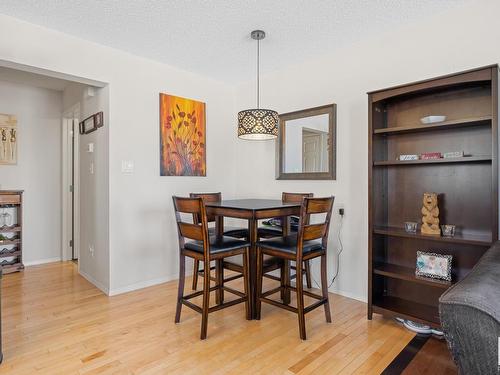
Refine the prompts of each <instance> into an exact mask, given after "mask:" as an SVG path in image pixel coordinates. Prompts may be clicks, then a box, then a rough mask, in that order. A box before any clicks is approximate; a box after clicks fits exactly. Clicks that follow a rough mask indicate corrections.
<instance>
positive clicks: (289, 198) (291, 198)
mask: <svg viewBox="0 0 500 375" xmlns="http://www.w3.org/2000/svg"><path fill="white" fill-rule="evenodd" d="M312 197H313V193H286V192H283V193H282V194H281V200H282V201H283V203H302V201H303V200H304V198H312Z"/></svg>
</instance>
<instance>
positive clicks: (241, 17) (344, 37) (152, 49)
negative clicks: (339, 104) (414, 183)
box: [0, 0, 466, 83]
mask: <svg viewBox="0 0 500 375" xmlns="http://www.w3.org/2000/svg"><path fill="white" fill-rule="evenodd" d="M464 1H466V0H357V1H356V0H307V1H306V0H211V1H208V0H164V1H160V0H147V1H146V0H143V1H138V0H120V1H116V0H64V1H61V0H43V1H40V0H1V1H0V13H4V14H7V15H10V16H13V17H17V18H20V19H23V20H26V21H29V22H32V23H35V24H39V25H42V26H46V27H48V28H52V29H56V30H59V31H62V32H65V33H68V34H72V35H75V36H78V37H81V38H83V39H87V40H90V41H93V42H97V43H100V44H104V45H107V46H111V47H114V48H118V49H121V50H124V51H128V52H130V53H133V54H135V55H140V56H143V57H147V58H151V59H154V60H158V61H161V62H164V63H167V64H170V65H173V66H177V67H180V68H182V69H185V70H189V71H193V72H197V73H200V74H203V75H206V76H210V77H213V78H215V79H218V80H223V81H226V82H229V83H235V82H242V81H246V80H249V79H253V77H254V75H255V58H256V57H255V49H256V45H255V42H254V41H252V40H251V39H250V35H249V34H250V31H251V30H253V29H257V28H261V29H263V30H265V31H266V33H267V34H268V37H267V38H266V39H265V40H264V41H263V42H262V43H261V71H262V73H266V72H269V71H273V70H276V69H279V68H280V67H282V66H283V65H288V64H294V63H298V62H301V61H304V60H307V59H311V58H315V57H317V56H321V55H324V54H330V53H333V52H335V51H336V49H338V48H339V47H342V46H344V45H346V44H349V43H354V42H356V41H357V40H360V39H362V38H363V37H365V36H370V35H373V34H374V33H383V32H386V31H388V30H391V29H393V28H395V27H398V26H402V25H404V24H407V23H412V22H418V21H419V20H421V19H422V18H425V17H431V16H435V15H436V14H437V13H439V12H443V11H446V10H447V9H449V8H451V7H456V6H459V5H460V4H461V3H463V2H464Z"/></svg>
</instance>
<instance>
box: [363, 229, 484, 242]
mask: <svg viewBox="0 0 500 375" xmlns="http://www.w3.org/2000/svg"><path fill="white" fill-rule="evenodd" d="M373 233H374V234H382V235H385V236H389V237H390V236H392V237H404V238H414V239H418V240H425V241H435V242H444V243H462V244H470V245H479V246H490V245H491V243H492V240H491V233H485V234H463V233H457V234H455V236H453V237H443V236H431V235H428V234H421V233H420V232H417V233H408V232H406V231H405V230H404V229H403V228H395V227H380V226H376V227H374V228H373Z"/></svg>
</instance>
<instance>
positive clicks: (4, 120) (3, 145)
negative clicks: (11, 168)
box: [0, 113, 18, 165]
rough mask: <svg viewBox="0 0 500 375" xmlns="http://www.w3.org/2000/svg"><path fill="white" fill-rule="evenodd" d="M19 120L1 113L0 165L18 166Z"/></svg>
mask: <svg viewBox="0 0 500 375" xmlns="http://www.w3.org/2000/svg"><path fill="white" fill-rule="evenodd" d="M17 144H18V141H17V119H16V116H15V115H7V114H3V113H0V165H1V164H17Z"/></svg>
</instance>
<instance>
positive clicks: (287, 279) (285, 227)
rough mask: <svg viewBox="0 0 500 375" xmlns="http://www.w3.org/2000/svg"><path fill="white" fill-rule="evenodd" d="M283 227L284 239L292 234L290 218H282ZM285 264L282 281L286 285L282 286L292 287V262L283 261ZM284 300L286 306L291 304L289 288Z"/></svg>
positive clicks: (283, 293)
mask: <svg viewBox="0 0 500 375" xmlns="http://www.w3.org/2000/svg"><path fill="white" fill-rule="evenodd" d="M281 223H282V224H281V225H282V228H283V237H286V236H288V235H289V234H290V216H283V217H282V218H281ZM283 262H284V264H283V268H282V271H281V272H283V275H282V279H283V281H284V285H282V286H287V287H288V286H290V283H291V281H290V261H289V260H286V259H284V260H283ZM281 296H282V300H283V303H285V304H287V305H288V304H289V303H290V298H291V292H290V289H289V288H285V290H283V291H282V294H281Z"/></svg>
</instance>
